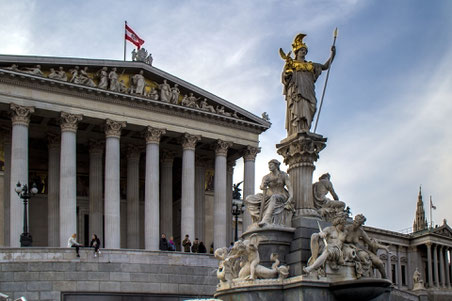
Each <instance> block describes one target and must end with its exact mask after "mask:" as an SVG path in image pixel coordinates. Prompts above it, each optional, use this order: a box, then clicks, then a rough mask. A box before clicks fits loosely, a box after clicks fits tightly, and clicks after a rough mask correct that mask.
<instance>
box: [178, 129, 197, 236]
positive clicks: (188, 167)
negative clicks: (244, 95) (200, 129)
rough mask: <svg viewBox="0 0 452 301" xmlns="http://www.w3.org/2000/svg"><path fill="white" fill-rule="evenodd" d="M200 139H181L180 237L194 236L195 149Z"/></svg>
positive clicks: (189, 136)
mask: <svg viewBox="0 0 452 301" xmlns="http://www.w3.org/2000/svg"><path fill="white" fill-rule="evenodd" d="M200 138H201V137H199V136H194V135H190V134H185V135H184V137H183V138H182V148H183V152H182V195H181V233H180V234H181V237H185V235H186V234H188V235H189V236H190V239H191V240H192V241H193V239H194V236H195V147H196V143H197V142H198V141H199V140H200Z"/></svg>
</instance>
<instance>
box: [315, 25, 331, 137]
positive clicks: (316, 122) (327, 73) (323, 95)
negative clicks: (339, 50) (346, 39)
mask: <svg viewBox="0 0 452 301" xmlns="http://www.w3.org/2000/svg"><path fill="white" fill-rule="evenodd" d="M336 37H337V27H336V29H335V30H334V40H333V46H332V47H331V48H333V47H334V46H335V45H336ZM332 64H333V61H332V60H331V61H330V65H329V66H328V71H327V72H326V79H325V86H323V92H322V98H321V100H320V106H319V113H318V114H317V119H316V120H315V126H314V133H315V131H316V130H317V124H318V123H319V118H320V112H321V111H322V105H323V98H324V97H325V91H326V85H327V84H328V77H329V76H330V70H331V65H332Z"/></svg>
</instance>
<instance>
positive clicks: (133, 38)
mask: <svg viewBox="0 0 452 301" xmlns="http://www.w3.org/2000/svg"><path fill="white" fill-rule="evenodd" d="M125 25H126V40H128V41H130V42H131V43H132V44H134V45H135V46H137V48H138V49H140V48H141V45H143V44H144V40H142V39H141V38H140V37H139V36H138V35H137V34H136V33H135V32H134V31H133V30H132V28H130V27H129V26H128V25H127V23H126V24H125Z"/></svg>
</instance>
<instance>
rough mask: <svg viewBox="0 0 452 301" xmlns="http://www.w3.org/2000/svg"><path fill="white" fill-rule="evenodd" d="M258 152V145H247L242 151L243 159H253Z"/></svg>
mask: <svg viewBox="0 0 452 301" xmlns="http://www.w3.org/2000/svg"><path fill="white" fill-rule="evenodd" d="M260 152H261V148H260V147H254V146H250V145H248V146H247V147H246V148H245V150H244V151H243V159H244V160H245V161H255V160H256V156H257V154H258V153H260Z"/></svg>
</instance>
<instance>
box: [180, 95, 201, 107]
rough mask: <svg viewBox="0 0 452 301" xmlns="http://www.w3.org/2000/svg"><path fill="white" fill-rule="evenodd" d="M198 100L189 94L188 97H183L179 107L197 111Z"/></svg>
mask: <svg viewBox="0 0 452 301" xmlns="http://www.w3.org/2000/svg"><path fill="white" fill-rule="evenodd" d="M198 100H199V98H196V96H194V95H193V93H190V94H189V95H188V96H187V95H184V97H183V98H182V101H181V105H183V106H186V107H189V108H195V109H199V106H198Z"/></svg>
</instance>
